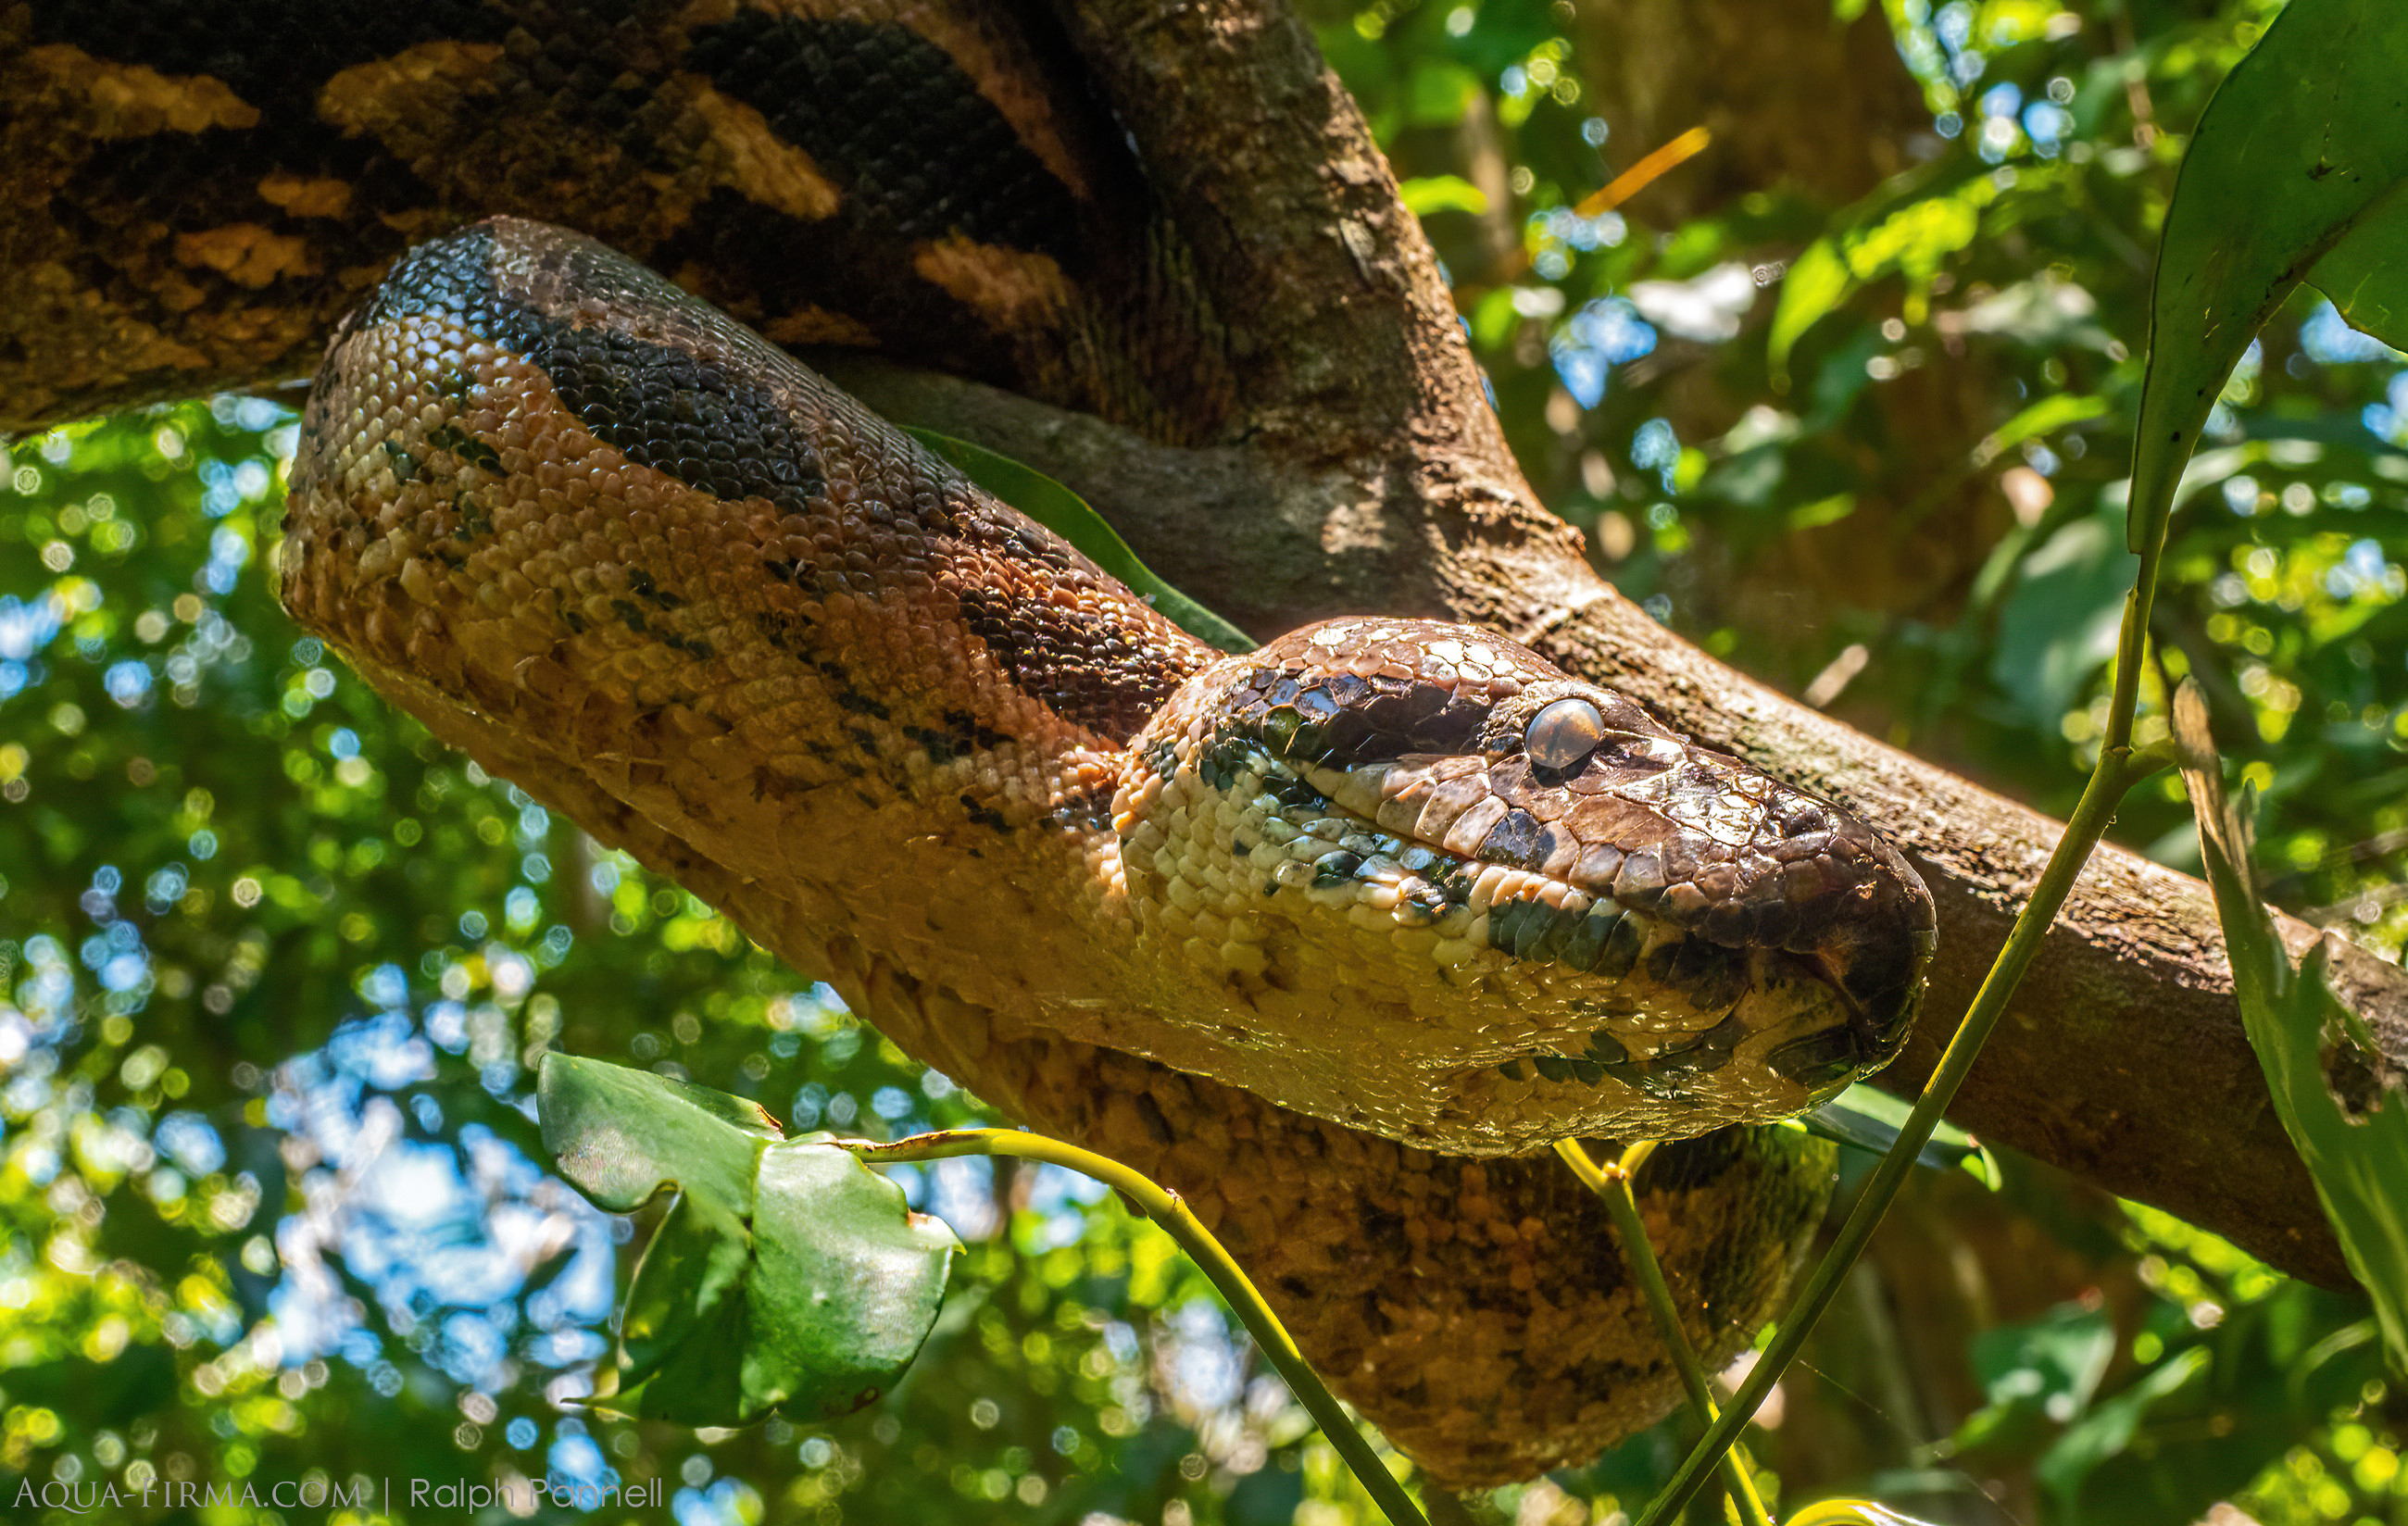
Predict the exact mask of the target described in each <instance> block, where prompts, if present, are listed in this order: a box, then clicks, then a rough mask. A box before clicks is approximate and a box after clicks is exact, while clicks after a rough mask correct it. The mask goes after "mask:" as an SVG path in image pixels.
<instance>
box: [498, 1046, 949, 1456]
mask: <svg viewBox="0 0 2408 1526" xmlns="http://www.w3.org/2000/svg"><path fill="white" fill-rule="evenodd" d="M539 1106H540V1109H541V1114H542V1120H543V1138H544V1144H545V1147H546V1148H549V1149H550V1150H551V1151H552V1154H553V1156H554V1157H555V1159H556V1161H557V1162H558V1164H559V1167H560V1171H561V1174H562V1175H563V1176H565V1177H567V1178H568V1179H569V1181H571V1182H572V1183H574V1184H575V1185H576V1187H577V1188H578V1190H579V1191H582V1192H584V1193H585V1194H586V1196H587V1197H589V1198H591V1199H593V1201H594V1202H595V1204H596V1205H599V1206H601V1207H604V1208H608V1209H610V1210H612V1211H613V1212H618V1213H625V1212H629V1211H631V1210H633V1209H634V1208H636V1207H638V1206H640V1205H642V1204H644V1203H645V1202H647V1201H648V1200H650V1199H651V1198H652V1196H653V1195H654V1194H655V1193H657V1192H660V1191H667V1190H672V1189H674V1190H676V1191H678V1193H679V1196H678V1200H677V1202H676V1203H675V1204H673V1205H671V1206H670V1208H669V1211H668V1213H667V1215H666V1216H664V1217H663V1219H662V1220H661V1226H660V1229H659V1230H658V1231H657V1232H656V1233H655V1234H654V1236H653V1239H652V1245H651V1247H650V1248H648V1249H647V1250H646V1251H645V1254H644V1259H643V1262H642V1263H641V1264H640V1265H638V1267H637V1269H636V1277H635V1283H634V1285H633V1286H632V1287H631V1288H630V1289H629V1290H628V1293H627V1302H626V1306H625V1310H624V1316H623V1319H622V1321H621V1327H620V1340H621V1346H622V1358H621V1372H620V1374H619V1378H620V1387H619V1389H618V1391H617V1392H616V1393H615V1394H606V1395H605V1396H604V1397H605V1399H606V1400H607V1401H608V1402H609V1407H611V1408H614V1409H617V1410H620V1411H622V1412H625V1413H633V1414H638V1415H641V1416H644V1417H645V1418H647V1419H665V1420H671V1421H674V1422H676V1423H678V1424H681V1425H718V1426H729V1425H742V1424H747V1423H749V1422H751V1421H753V1420H757V1419H764V1418H766V1417H767V1415H769V1414H770V1413H771V1412H772V1411H775V1410H781V1409H782V1410H784V1411H785V1412H786V1413H788V1414H792V1415H796V1416H799V1417H805V1418H810V1417H816V1416H821V1415H834V1414H843V1413H846V1412H848V1411H851V1410H853V1409H858V1408H860V1407H861V1406H862V1405H865V1404H867V1403H869V1402H870V1401H871V1400H874V1399H876V1398H877V1397H879V1396H880V1395H881V1394H882V1393H884V1392H885V1391H887V1389H888V1388H889V1387H891V1386H892V1385H893V1383H894V1381H895V1379H896V1377H897V1376H900V1375H901V1374H902V1372H903V1370H904V1368H906V1367H908V1366H909V1365H910V1362H911V1359H912V1358H913V1357H914V1356H916V1355H917V1354H918V1353H919V1350H920V1347H921V1344H922V1342H924V1341H925V1339H926V1338H927V1334H928V1330H929V1327H930V1326H931V1325H933V1324H934V1323H935V1322H936V1318H937V1309H938V1306H939V1304H940V1303H941V1302H942V1301H943V1297H944V1291H945V1278H946V1273H947V1270H948V1267H949V1265H950V1262H951V1261H952V1257H953V1252H954V1251H956V1250H958V1249H960V1248H961V1247H960V1243H959V1242H958V1241H956V1240H955V1239H954V1238H953V1231H951V1230H950V1229H948V1228H946V1227H945V1225H944V1224H943V1223H942V1222H940V1221H939V1220H937V1219H930V1218H928V1217H926V1216H925V1215H921V1214H915V1213H912V1212H910V1210H909V1209H908V1208H906V1207H905V1205H904V1202H903V1192H902V1190H901V1189H900V1188H898V1187H896V1185H895V1184H894V1183H892V1182H890V1181H888V1180H886V1179H885V1178H884V1177H881V1176H879V1175H877V1174H876V1173H875V1172H872V1171H871V1170H869V1169H868V1168H867V1166H864V1165H863V1164H862V1163H861V1162H858V1161H856V1160H854V1159H853V1156H851V1155H850V1154H848V1153H847V1152H845V1151H844V1150H842V1149H839V1148H837V1147H836V1146H834V1145H832V1144H828V1143H826V1142H825V1140H826V1137H827V1136H825V1135H810V1136H806V1137H803V1138H799V1139H786V1138H784V1137H783V1136H782V1135H781V1134H780V1132H779V1130H778V1128H777V1126H776V1124H774V1123H773V1122H771V1121H770V1120H769V1119H768V1117H767V1115H766V1114H764V1113H763V1112H762V1111H761V1110H760V1109H759V1108H758V1107H756V1106H753V1105H752V1104H750V1103H747V1102H745V1101H743V1100H742V1099H740V1098H737V1097H731V1096H728V1095H726V1094H725V1093H724V1092H718V1091H710V1089H709V1088H707V1087H699V1086H693V1085H690V1084H688V1083H686V1082H683V1081H676V1080H671V1079H669V1078H667V1077H661V1076H656V1075H653V1074H652V1073H651V1072H649V1071H638V1070H630V1069H627V1068H625V1067H623V1066H618V1065H609V1064H604V1063H602V1062H598V1061H593V1060H581V1059H578V1058H575V1057H573V1056H569V1055H564V1054H552V1055H547V1056H546V1057H545V1059H544V1064H543V1073H542V1077H541V1081H540V1091H539Z"/></svg>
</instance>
